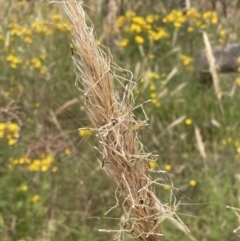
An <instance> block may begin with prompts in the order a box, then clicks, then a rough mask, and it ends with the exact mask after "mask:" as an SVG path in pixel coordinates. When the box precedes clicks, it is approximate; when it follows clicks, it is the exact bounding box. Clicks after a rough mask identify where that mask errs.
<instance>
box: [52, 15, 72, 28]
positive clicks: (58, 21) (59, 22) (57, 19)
mask: <svg viewBox="0 0 240 241" xmlns="http://www.w3.org/2000/svg"><path fill="white" fill-rule="evenodd" d="M52 20H53V22H54V25H55V27H56V28H57V29H58V30H60V31H68V32H69V31H71V30H72V27H71V25H70V24H69V22H67V21H66V20H64V19H63V18H62V17H61V15H59V14H57V13H56V14H54V15H53V16H52Z"/></svg>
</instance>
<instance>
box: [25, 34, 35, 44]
mask: <svg viewBox="0 0 240 241" xmlns="http://www.w3.org/2000/svg"><path fill="white" fill-rule="evenodd" d="M24 42H25V43H28V44H31V43H32V42H33V39H32V38H31V37H29V36H26V37H24Z"/></svg>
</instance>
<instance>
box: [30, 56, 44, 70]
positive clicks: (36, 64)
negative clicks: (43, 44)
mask: <svg viewBox="0 0 240 241" xmlns="http://www.w3.org/2000/svg"><path fill="white" fill-rule="evenodd" d="M31 62H32V64H33V66H34V68H35V69H40V68H41V66H42V63H41V61H40V60H39V59H38V58H33V59H32V60H31Z"/></svg>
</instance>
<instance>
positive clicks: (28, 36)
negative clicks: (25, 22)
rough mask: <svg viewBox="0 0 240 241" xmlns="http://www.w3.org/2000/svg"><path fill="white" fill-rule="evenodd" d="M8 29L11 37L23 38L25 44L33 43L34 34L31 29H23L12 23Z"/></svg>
mask: <svg viewBox="0 0 240 241" xmlns="http://www.w3.org/2000/svg"><path fill="white" fill-rule="evenodd" d="M8 27H9V29H10V35H11V36H19V37H20V36H22V37H23V40H24V42H25V43H32V42H33V32H32V30H31V29H29V28H26V27H23V26H21V25H19V24H17V23H10V24H9V25H8Z"/></svg>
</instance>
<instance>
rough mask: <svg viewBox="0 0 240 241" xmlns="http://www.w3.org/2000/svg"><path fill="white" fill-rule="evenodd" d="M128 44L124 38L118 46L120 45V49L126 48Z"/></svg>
mask: <svg viewBox="0 0 240 241" xmlns="http://www.w3.org/2000/svg"><path fill="white" fill-rule="evenodd" d="M128 43H129V40H128V39H126V38H124V39H122V40H121V41H120V43H119V45H120V46H121V47H126V46H127V45H128Z"/></svg>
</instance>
